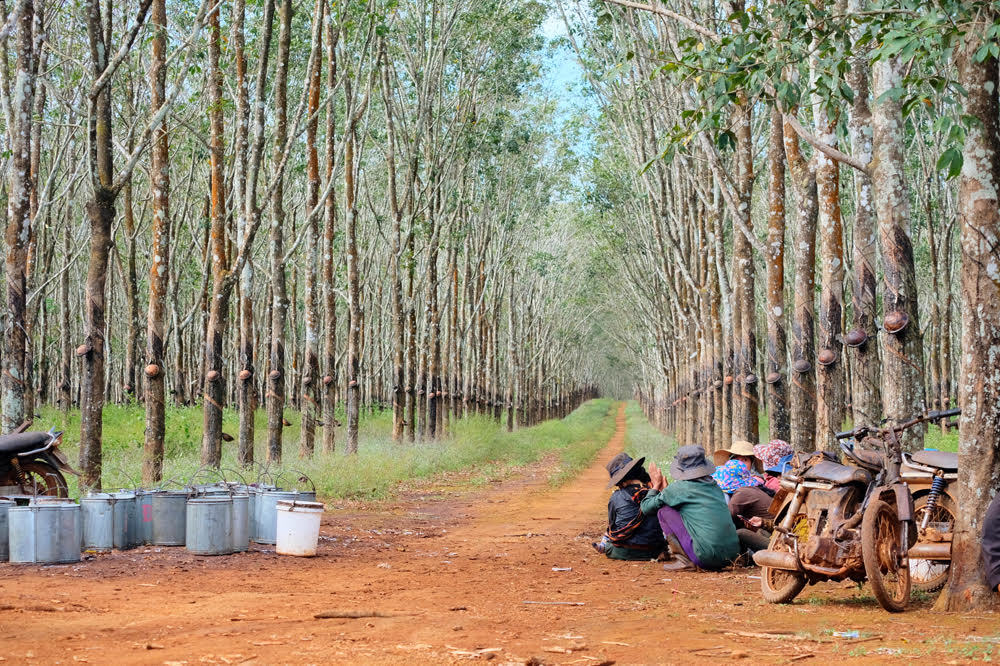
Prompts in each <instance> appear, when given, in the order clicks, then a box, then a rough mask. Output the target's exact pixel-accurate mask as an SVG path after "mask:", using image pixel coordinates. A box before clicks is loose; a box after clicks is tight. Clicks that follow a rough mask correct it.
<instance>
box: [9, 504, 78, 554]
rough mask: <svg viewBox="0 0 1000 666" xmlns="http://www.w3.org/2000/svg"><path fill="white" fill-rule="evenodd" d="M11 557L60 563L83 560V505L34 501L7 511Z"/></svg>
mask: <svg viewBox="0 0 1000 666" xmlns="http://www.w3.org/2000/svg"><path fill="white" fill-rule="evenodd" d="M7 520H8V530H9V538H10V561H11V562H20V563H38V564H59V563H67V562H79V561H80V534H81V531H80V507H79V505H77V504H73V503H70V502H65V503H62V504H50V503H47V502H46V503H44V504H32V505H29V506H15V507H10V508H9V509H8V511H7Z"/></svg>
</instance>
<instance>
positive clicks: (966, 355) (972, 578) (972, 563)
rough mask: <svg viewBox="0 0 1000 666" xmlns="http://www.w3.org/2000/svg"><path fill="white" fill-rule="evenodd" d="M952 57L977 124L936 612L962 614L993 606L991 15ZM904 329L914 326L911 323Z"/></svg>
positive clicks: (969, 149)
mask: <svg viewBox="0 0 1000 666" xmlns="http://www.w3.org/2000/svg"><path fill="white" fill-rule="evenodd" d="M974 11H979V12H980V13H979V15H978V20H977V21H976V22H975V23H973V24H971V25H969V26H968V27H967V32H966V33H965V39H964V40H963V42H962V44H961V45H960V46H959V47H958V48H957V49H956V60H957V65H958V79H959V83H960V84H961V85H962V87H963V88H964V89H965V90H966V91H968V94H967V96H966V98H965V109H964V113H965V114H966V115H969V116H972V117H973V118H975V119H976V120H977V123H976V124H974V125H972V126H970V128H969V133H968V136H967V137H966V139H965V148H964V164H963V166H962V176H961V181H960V184H959V195H958V196H959V202H958V207H959V220H960V222H961V241H962V370H961V375H960V376H961V381H960V382H959V404H960V405H961V407H962V419H961V426H960V430H959V442H960V444H959V452H958V458H959V460H958V469H959V480H958V505H959V507H961V510H960V511H959V513H958V516H956V520H955V530H954V540H953V541H952V555H951V575H950V576H949V579H948V586H947V588H946V589H945V590H944V592H943V593H942V594H941V597H940V598H939V599H938V605H937V607H938V608H942V609H946V610H968V609H970V608H975V607H981V606H987V605H992V604H995V603H996V597H995V596H994V593H995V592H996V590H990V589H987V587H986V581H985V576H984V572H983V562H982V559H981V551H980V548H981V545H980V544H981V542H982V528H983V524H982V518H983V516H984V515H985V514H986V508H987V506H988V505H989V503H990V499H991V497H992V496H993V495H994V493H995V492H996V491H997V489H998V487H1000V259H998V257H1000V209H998V204H1000V199H998V195H997V191H998V188H1000V121H998V118H1000V100H998V87H1000V80H998V76H997V59H996V58H995V57H993V56H987V57H986V58H984V59H982V61H977V58H976V56H975V54H976V51H977V50H978V49H979V47H980V46H981V45H982V39H983V35H984V34H986V30H987V29H988V27H989V26H990V25H991V24H992V23H993V22H994V21H996V19H997V14H998V13H997V11H996V8H995V7H993V8H990V9H989V10H985V11H984V10H981V9H977V10H974ZM910 326H913V323H912V322H911V324H910Z"/></svg>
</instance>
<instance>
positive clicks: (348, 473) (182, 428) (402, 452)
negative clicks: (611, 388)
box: [35, 400, 614, 499]
mask: <svg viewBox="0 0 1000 666" xmlns="http://www.w3.org/2000/svg"><path fill="white" fill-rule="evenodd" d="M201 415H202V412H201V409H200V408H195V407H169V408H168V409H167V415H166V430H167V437H166V440H167V441H166V451H165V456H164V471H163V475H164V479H168V480H173V481H174V482H175V483H187V482H190V481H191V480H192V479H193V478H194V477H195V476H196V475H197V478H198V479H201V480H203V482H208V481H212V480H216V479H217V478H218V476H217V474H216V473H214V472H209V471H201V472H200V473H199V469H200V465H199V450H200V446H201V432H202V431H201ZM286 416H287V417H288V418H289V419H290V420H291V421H292V422H293V423H292V425H291V426H289V427H286V428H285V436H284V443H285V444H284V462H283V464H282V465H280V466H273V467H272V468H271V469H269V470H267V471H268V474H269V475H270V476H274V477H275V478H277V479H278V480H279V483H280V484H281V485H285V486H290V485H293V484H294V481H295V479H296V478H297V477H299V476H300V475H301V474H305V475H306V476H308V477H309V478H310V479H311V480H312V481H313V483H315V485H316V489H317V491H318V492H319V494H320V496H321V497H324V498H328V499H332V498H360V499H382V498H386V497H390V496H392V495H393V493H394V492H395V491H396V490H397V489H398V488H399V486H400V484H401V483H403V482H405V481H408V480H411V479H420V478H427V477H430V476H433V475H435V474H439V473H443V472H454V471H458V470H467V469H470V468H471V469H473V470H474V471H475V472H477V473H478V474H479V478H488V477H491V476H496V475H498V474H500V473H501V472H502V470H503V469H504V468H507V467H510V466H514V465H524V464H528V463H531V462H534V461H536V460H538V459H540V458H541V457H543V456H545V455H548V454H550V453H557V454H558V456H559V465H558V469H557V470H556V471H555V472H554V474H553V476H552V482H553V483H560V482H562V481H565V480H566V479H567V478H569V477H571V476H573V475H574V474H575V473H576V472H577V471H579V470H580V469H582V468H583V467H585V466H586V465H587V464H588V463H589V462H590V461H591V460H592V459H593V457H594V455H595V454H596V453H597V451H598V450H600V449H601V447H603V446H604V444H606V443H607V440H608V439H609V438H610V437H611V434H612V433H613V431H614V412H613V410H612V403H611V401H609V400H592V401H590V402H587V403H585V404H583V405H582V406H580V407H579V408H578V409H577V410H576V411H574V412H573V413H572V414H570V415H569V416H567V417H566V418H565V419H562V420H552V421H546V422H544V423H541V424H539V425H536V426H534V427H532V428H525V429H522V430H517V431H514V432H512V433H508V432H506V431H504V429H503V428H502V426H501V425H500V424H498V423H496V422H494V421H492V420H490V419H488V418H485V417H482V416H477V415H473V416H469V417H466V418H463V419H460V420H458V421H456V422H454V423H452V428H451V432H450V434H449V435H448V436H447V437H445V438H443V439H442V440H440V441H438V442H425V443H418V444H398V443H395V442H393V441H392V439H391V436H390V432H391V418H392V415H391V413H389V412H375V413H369V414H365V415H364V416H363V417H362V420H361V423H360V425H359V446H358V449H359V451H358V454H357V455H356V456H344V455H342V454H340V453H339V452H335V453H332V454H326V453H321V452H317V453H316V454H315V455H314V456H313V457H312V458H310V459H301V458H299V457H298V455H297V454H298V437H299V426H298V418H297V414H295V413H294V412H292V411H291V410H286ZM236 419H237V415H236V413H235V412H233V411H232V410H228V409H227V410H226V411H225V414H224V416H223V429H224V430H225V431H226V432H230V433H235V432H236ZM53 425H54V426H56V428H57V429H61V430H65V432H66V434H65V435H64V442H65V443H64V450H65V452H66V454H67V455H68V456H69V457H70V460H71V461H74V462H75V461H76V460H77V459H78V455H79V437H80V414H79V411H71V412H70V413H69V414H67V415H64V414H63V413H62V412H60V411H58V410H54V409H43V410H42V418H41V419H39V420H36V422H35V426H36V427H38V428H48V427H50V426H53ZM144 428H145V416H144V411H143V408H142V406H140V405H110V406H107V407H105V409H104V421H103V455H104V468H103V473H102V482H103V485H104V487H106V488H129V487H135V486H136V485H138V482H139V478H140V472H141V469H142V442H143V431H144ZM265 428H266V423H265V416H264V414H263V412H258V413H257V415H256V437H255V440H256V442H255V447H254V448H255V459H256V460H264V436H265ZM338 434H340V432H339V431H338ZM236 469H237V464H236V443H235V442H231V443H224V444H223V460H222V470H223V473H224V474H225V475H226V476H227V477H229V478H235V477H236V476H238V475H242V476H243V477H244V478H247V479H248V480H249V479H250V478H252V479H253V480H256V479H257V477H258V476H259V471H258V472H256V473H248V472H243V471H240V472H235V471H234V470H236ZM67 481H69V483H70V494H71V496H76V495H78V493H79V490H78V488H77V486H76V477H71V478H69V479H67Z"/></svg>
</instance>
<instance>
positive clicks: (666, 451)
mask: <svg viewBox="0 0 1000 666" xmlns="http://www.w3.org/2000/svg"><path fill="white" fill-rule="evenodd" d="M677 446H678V445H677V440H676V439H674V437H673V436H672V435H666V434H664V433H662V432H660V431H659V430H657V429H656V428H655V427H654V426H653V424H652V423H650V422H649V419H647V418H646V415H645V414H643V413H642V408H641V407H639V403H638V402H636V401H634V400H632V401H630V402H628V403H626V404H625V450H626V451H627V452H628V454H629V455H630V456H632V457H639V456H645V457H646V466H647V468H648V467H649V463H650V462H655V463H656V464H657V465H658V466H659V467H660V469H670V461H671V460H673V458H674V453H676V452H677Z"/></svg>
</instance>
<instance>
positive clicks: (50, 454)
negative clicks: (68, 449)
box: [40, 447, 80, 476]
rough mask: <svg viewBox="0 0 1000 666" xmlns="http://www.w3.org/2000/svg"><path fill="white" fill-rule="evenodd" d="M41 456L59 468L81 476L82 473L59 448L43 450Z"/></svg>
mask: <svg viewBox="0 0 1000 666" xmlns="http://www.w3.org/2000/svg"><path fill="white" fill-rule="evenodd" d="M40 457H41V458H43V459H44V460H45V462H47V463H49V464H50V465H52V466H53V467H55V468H56V469H58V470H62V471H64V472H69V473H70V474H72V475H74V476H80V473H79V472H78V471H76V470H75V469H73V466H72V465H70V464H69V459H67V458H66V455H65V454H64V453H63V452H62V451H60V450H59V449H57V448H54V447H53V448H51V449H48V450H47V451H43V452H42V454H41V456H40Z"/></svg>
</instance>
